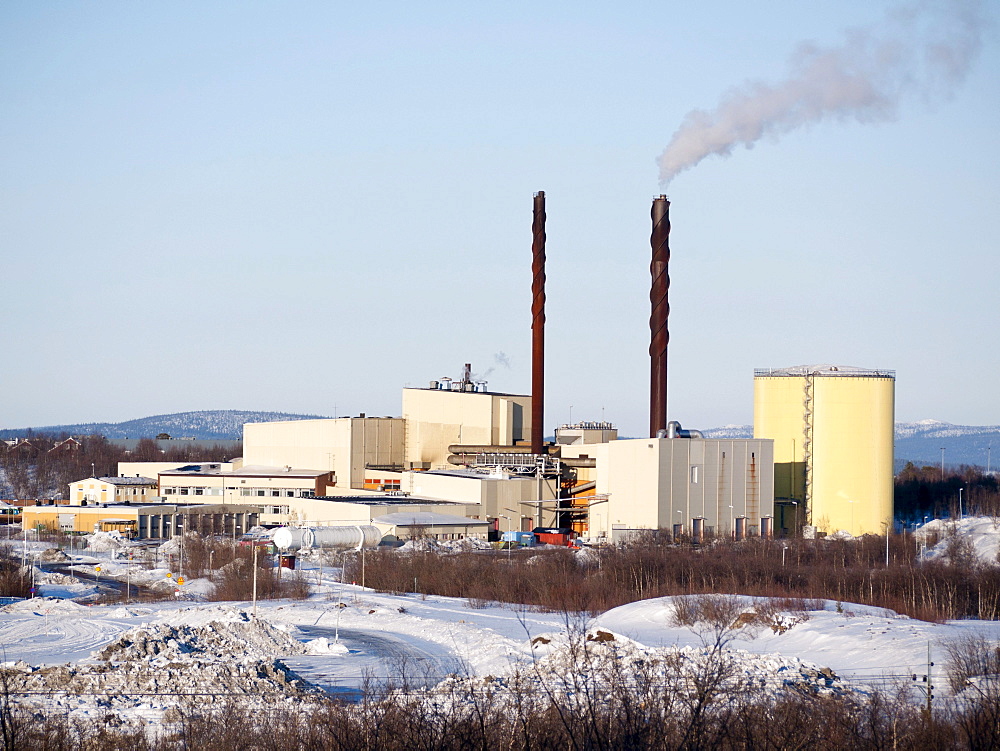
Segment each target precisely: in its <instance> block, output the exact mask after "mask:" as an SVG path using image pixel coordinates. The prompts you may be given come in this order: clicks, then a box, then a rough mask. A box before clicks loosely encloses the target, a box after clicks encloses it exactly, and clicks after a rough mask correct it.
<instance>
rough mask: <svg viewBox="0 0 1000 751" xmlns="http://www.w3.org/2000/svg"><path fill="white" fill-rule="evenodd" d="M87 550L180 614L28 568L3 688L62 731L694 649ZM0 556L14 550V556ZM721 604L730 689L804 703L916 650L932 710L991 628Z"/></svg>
mask: <svg viewBox="0 0 1000 751" xmlns="http://www.w3.org/2000/svg"><path fill="white" fill-rule="evenodd" d="M932 524H941V523H938V522H934V523H932ZM957 529H958V531H959V532H965V533H966V534H967V535H968V536H969V539H970V544H971V548H972V549H973V550H974V551H975V552H976V553H977V554H978V555H980V557H981V558H982V559H983V560H984V561H987V560H988V559H991V558H992V560H991V563H992V564H993V565H995V564H996V550H997V539H1000V538H998V534H997V525H995V524H994V523H993V522H992V520H989V519H978V520H973V519H967V520H964V521H963V522H961V523H959V525H958V527H957ZM929 531H930V530H929ZM933 531H935V532H938V533H941V534H944V533H945V532H946V530H944V529H936V530H933ZM94 542H95V549H90V550H85V551H82V552H81V551H76V552H75V553H73V554H72V556H71V559H72V563H73V564H74V567H78V568H79V570H80V571H87V572H90V573H92V574H96V573H101V574H102V575H103V576H105V577H114V578H115V579H121V580H124V579H125V578H126V577H128V578H131V579H132V580H133V581H140V580H141V581H142V582H143V583H144V584H147V585H150V584H157V583H159V584H160V585H161V586H162V587H164V588H165V589H167V590H168V591H169V590H171V589H174V590H176V589H180V590H181V594H180V596H179V597H180V598H181V599H176V598H175V599H173V600H170V601H167V602H155V603H138V604H131V605H125V604H114V605H88V604H86V602H87V600H88V598H90V597H92V596H93V594H94V592H95V591H96V589H97V586H98V585H97V584H96V582H94V583H91V582H87V583H74V582H73V580H71V579H70V578H69V577H67V576H66V575H64V574H45V573H43V572H41V571H40V570H36V572H35V575H36V578H37V581H38V591H39V594H40V595H41V596H39V597H36V598H34V599H29V600H25V601H23V602H19V603H15V604H13V605H9V606H7V607H5V608H2V609H0V647H2V658H3V661H4V662H5V663H6V665H7V666H9V667H13V668H15V669H16V671H17V672H18V675H19V676H20V679H19V680H21V683H20V684H18V685H21V686H23V688H24V690H25V691H26V692H28V691H30V692H31V693H32V697H31V699H30V701H31V702H33V703H38V704H44V705H45V706H47V707H48V708H50V709H54V710H56V711H62V712H65V713H67V714H69V715H71V716H74V717H87V716H91V715H96V714H98V713H103V712H106V711H108V710H109V708H110V709H111V710H113V711H115V712H119V713H121V714H122V715H123V716H127V717H129V718H130V719H141V720H143V721H145V722H148V723H150V724H151V725H155V724H156V723H158V722H162V721H163V719H164V717H169V711H170V707H171V706H172V705H173V704H176V703H177V702H178V701H181V700H183V698H184V697H185V696H186V697H188V698H189V697H190V696H191V695H192V694H196V695H199V696H203V697H211V696H215V695H218V694H220V693H227V694H228V693H239V692H245V693H248V694H250V693H256V694H259V695H265V694H274V695H280V696H283V697H297V698H299V699H302V698H303V697H305V698H307V697H308V696H309V695H311V694H310V692H315V691H316V688H317V687H318V688H319V689H322V690H324V691H327V692H330V693H332V694H334V695H339V696H343V697H346V698H351V697H352V696H353V695H356V693H357V692H358V690H359V689H360V688H361V686H362V685H363V683H364V682H365V680H366V679H370V678H373V677H374V678H390V677H398V676H399V675H400V674H405V675H406V676H407V680H408V682H409V683H410V685H416V686H425V687H433V686H435V685H437V684H438V683H439V682H441V681H445V680H446V679H448V677H449V676H458V677H459V678H462V679H465V680H487V679H489V680H492V679H494V678H496V677H501V678H502V677H503V676H505V675H511V674H513V673H515V672H517V671H518V670H521V671H522V672H523V670H524V669H527V668H531V669H533V670H535V671H536V673H537V672H538V670H539V668H538V666H539V665H542V666H544V670H546V671H549V672H559V671H560V670H562V671H564V672H565V671H569V670H572V669H573V667H572V665H570V664H569V663H568V662H567V658H566V655H567V654H570V653H571V652H572V643H573V641H574V639H581V640H582V639H587V638H589V640H590V641H589V642H587V643H589V644H593V645H594V646H595V648H596V647H597V646H600V647H601V648H608V646H609V645H608V643H609V642H610V643H612V644H613V645H614V649H615V651H614V652H613V654H614V655H615V657H616V659H635V660H639V659H646V658H649V657H650V656H658V657H659V658H663V657H664V656H665V655H672V656H673V657H674V658H676V659H678V660H681V661H682V662H683V661H687V662H688V663H689V664H691V665H696V664H697V661H698V660H699V659H702V657H701V656H703V655H704V654H705V653H706V644H707V643H710V642H711V640H712V632H711V629H710V628H708V627H706V626H693V627H686V626H680V625H676V618H675V612H674V611H675V602H674V599H673V598H661V599H653V600H645V601H641V602H636V603H631V604H628V605H624V606H622V607H619V608H615V609H613V610H611V611H608V612H606V613H603V614H601V615H599V616H597V617H596V618H587V617H584V616H579V615H576V614H562V613H544V612H535V611H534V610H532V609H529V608H525V607H519V606H513V605H499V604H486V606H485V607H484V606H483V603H481V602H469V601H467V600H464V599H454V598H446V597H435V596H422V595H390V594H379V593H376V592H373V591H371V590H367V589H364V588H362V587H360V586H354V585H351V584H341V583H340V581H339V576H340V571H339V569H335V568H329V567H328V568H325V569H322V570H317V569H310V568H307V569H306V570H305V575H306V577H307V579H308V580H309V581H311V582H312V590H313V593H312V595H311V596H310V597H309V598H308V599H306V600H303V601H289V600H278V601H267V602H259V603H258V604H257V607H256V615H254V613H253V608H252V606H251V604H250V603H246V602H234V603H207V602H203V601H198V600H199V598H203V595H204V592H205V591H206V587H207V586H209V585H208V583H207V582H204V581H195V582H190V583H185V584H184V585H183V586H181V587H178V586H177V585H176V583H175V582H173V580H171V579H168V578H167V577H166V573H167V569H165V568H162V569H161V568H154V569H152V570H139V569H133V570H131V571H129V572H128V573H126V569H127V565H126V564H125V563H124V562H122V561H121V560H113V557H114V555H115V553H114V551H115V546H114V545H106V544H103V543H102V541H101V540H100V539H97V540H95V541H94ZM16 544H17V545H20V543H16ZM945 545H946V541H942V543H940V544H939V546H938V547H936V548H930V549H928V551H927V553H926V555H927V556H928V557H935V556H941V555H945V554H946V549H947V548H946V547H941V546H945ZM45 548H46V546H45V545H44V544H42V543H36V542H28V543H26V544H25V545H24V551H23V555H24V557H25V560H26V561H27V560H29V559H36V560H38V559H40V558H41V557H42V556H41V554H42V551H43V550H44V549H45ZM15 551H16V552H17V553H18V554H21V552H22V551H21V549H20V547H18V548H15ZM50 555H51V554H50ZM306 565H307V566H308V565H309V564H306ZM98 567H100V569H101V571H100V572H97V571H96V569H97V568H98ZM46 582H48V583H46ZM739 604H740V606H741V609H742V610H744V611H745V612H747V613H752V612H754V610H755V609H756V610H760V611H761V612H765V611H766V617H765V618H762V619H760V620H759V621H757V622H755V623H754V624H752V625H751V624H749V623H748V624H747V625H746V627H744V628H738V629H733V630H732V631H730V632H727V634H726V636H725V639H726V641H727V644H726V647H727V655H729V657H730V658H732V659H733V660H734V661H735V662H736V663H738V664H739V666H740V671H741V673H742V675H743V676H744V678H745V679H746V680H754V681H759V682H760V684H761V685H763V684H764V683H766V682H771V683H773V684H774V685H776V686H780V685H781V684H782V683H786V684H787V683H789V682H795V683H801V682H803V681H804V682H806V683H809V684H810V685H812V686H814V687H817V688H820V689H831V688H833V689H836V690H857V691H866V690H868V689H871V688H879V689H885V688H890V687H894V686H897V685H899V684H900V683H905V684H906V685H909V686H911V688H912V690H914V691H915V692H919V691H920V690H922V688H923V683H921V682H916V683H915V682H913V681H912V676H914V675H917V676H920V677H921V678H922V676H923V675H924V674H925V673H926V672H927V663H928V649H929V650H930V658H931V660H932V661H933V662H934V663H935V664H934V667H933V668H932V669H931V674H932V677H933V678H932V679H933V683H934V684H935V687H936V688H935V693H936V694H937V695H940V696H942V697H943V696H946V695H947V689H946V684H947V681H946V679H945V674H944V670H945V649H946V647H947V645H948V644H949V643H951V642H953V641H954V640H956V639H960V638H962V637H963V636H965V635H970V634H974V635H982V636H984V637H986V638H988V639H992V640H1000V623H998V622H993V621H989V622H987V621H955V622H948V623H941V624H935V623H927V622H923V621H917V620H913V619H911V618H908V617H906V616H901V615H899V614H897V613H894V612H892V611H886V610H882V609H879V608H872V607H868V606H863V605H853V604H851V603H846V602H845V603H836V602H832V601H810V602H808V603H807V604H802V605H800V606H798V607H795V606H789V607H788V609H786V610H783V611H779V612H774V608H773V604H769V603H767V602H766V601H763V600H758V599H754V598H749V597H744V598H740V603H739ZM768 606H769V607H770V609H768ZM608 654H611V652H608ZM248 676H249V677H248ZM450 680H455V678H451V679H450ZM312 695H314V694H312ZM917 695H918V696H919V693H917Z"/></svg>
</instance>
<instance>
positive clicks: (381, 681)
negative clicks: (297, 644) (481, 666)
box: [282, 626, 462, 701]
mask: <svg viewBox="0 0 1000 751" xmlns="http://www.w3.org/2000/svg"><path fill="white" fill-rule="evenodd" d="M299 630H300V631H302V633H303V634H304V635H305V636H306V638H307V639H318V638H320V637H326V638H327V639H329V640H330V641H331V642H332V641H333V640H334V638H335V637H336V635H337V631H336V629H335V628H330V627H328V626H300V627H299ZM340 643H341V644H343V645H345V646H346V647H347V648H348V649H349V650H350V652H349V653H348V654H346V655H345V654H340V655H308V656H304V657H302V656H299V657H288V658H284V659H283V660H282V662H284V663H285V664H286V665H288V667H289V668H291V669H292V670H294V671H295V672H297V673H298V674H299V675H301V676H302V677H303V678H305V679H306V680H308V681H310V682H311V683H314V684H315V685H317V686H320V687H321V688H323V689H324V690H326V691H327V692H329V693H331V694H334V695H336V696H338V697H341V698H344V699H347V700H349V701H350V700H357V699H358V698H359V697H360V695H361V690H362V687H363V686H365V685H366V684H367V685H369V686H372V687H379V686H387V685H390V684H391V685H393V686H397V687H398V686H405V687H409V688H421V687H424V686H433V685H435V684H437V683H439V682H440V681H441V680H442V679H443V678H445V677H447V676H448V675H449V674H451V673H457V672H460V671H461V669H462V665H461V663H460V661H459V660H458V659H457V658H456V657H455V655H454V654H452V653H451V652H449V651H448V650H447V649H446V648H445V647H442V646H441V645H439V644H435V643H433V642H428V641H424V640H422V639H417V638H415V637H412V636H405V637H403V636H397V635H395V634H392V633H388V632H384V631H358V630H354V629H343V628H342V629H340Z"/></svg>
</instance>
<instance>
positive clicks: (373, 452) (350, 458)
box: [243, 416, 404, 490]
mask: <svg viewBox="0 0 1000 751" xmlns="http://www.w3.org/2000/svg"><path fill="white" fill-rule="evenodd" d="M403 438H404V428H403V420H402V419H401V418H398V417H364V416H361V417H341V418H335V419H321V420H289V421H284V422H265V423H248V424H246V425H244V426H243V464H244V466H250V465H258V466H278V467H280V466H292V467H308V468H310V469H314V470H321V471H323V472H332V473H333V480H334V482H333V483H331V484H333V485H336V486H337V487H340V488H352V489H355V490H360V489H363V488H364V481H365V476H366V475H365V472H366V469H368V468H384V469H395V470H400V469H402V468H403Z"/></svg>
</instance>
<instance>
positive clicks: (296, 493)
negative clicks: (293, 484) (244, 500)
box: [240, 488, 316, 498]
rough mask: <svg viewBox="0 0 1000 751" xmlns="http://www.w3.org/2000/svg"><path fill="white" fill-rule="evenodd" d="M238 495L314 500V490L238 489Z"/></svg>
mask: <svg viewBox="0 0 1000 751" xmlns="http://www.w3.org/2000/svg"><path fill="white" fill-rule="evenodd" d="M240 495H246V496H251V497H261V498H264V497H267V498H315V497H316V491H314V490H311V489H310V490H306V489H302V490H288V489H284V490H274V489H268V490H264V489H262V488H240Z"/></svg>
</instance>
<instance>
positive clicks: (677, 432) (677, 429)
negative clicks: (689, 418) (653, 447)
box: [656, 420, 705, 438]
mask: <svg viewBox="0 0 1000 751" xmlns="http://www.w3.org/2000/svg"><path fill="white" fill-rule="evenodd" d="M660 432H665V433H666V436H665V437H667V438H704V437H705V435H704V433H702V432H701V431H700V430H685V429H684V428H682V427H681V424H680V423H679V422H677V420H671V421H670V422H668V423H667V429H666V431H657V434H656V437H657V438H663V437H664V436H661V435H660Z"/></svg>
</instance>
